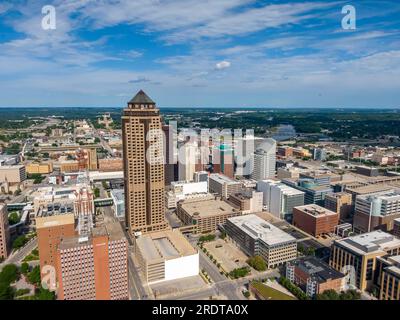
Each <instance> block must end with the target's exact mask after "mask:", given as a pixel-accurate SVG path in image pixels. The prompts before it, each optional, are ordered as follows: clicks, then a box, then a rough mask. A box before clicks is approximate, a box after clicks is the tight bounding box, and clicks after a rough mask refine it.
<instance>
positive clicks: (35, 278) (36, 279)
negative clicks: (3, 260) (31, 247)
mask: <svg viewBox="0 0 400 320" xmlns="http://www.w3.org/2000/svg"><path fill="white" fill-rule="evenodd" d="M28 281H29V282H30V283H32V284H34V285H36V286H40V282H41V279H40V267H39V266H35V267H34V268H33V269H32V271H31V272H30V273H29V274H28Z"/></svg>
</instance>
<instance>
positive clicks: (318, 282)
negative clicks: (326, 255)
mask: <svg viewBox="0 0 400 320" xmlns="http://www.w3.org/2000/svg"><path fill="white" fill-rule="evenodd" d="M286 278H288V279H289V280H290V281H291V282H293V283H294V284H295V285H297V286H298V287H300V288H301V289H302V290H303V291H304V292H305V293H306V294H307V295H308V296H309V297H314V296H315V295H316V294H320V293H323V292H324V291H326V290H335V291H336V292H340V291H341V290H342V289H343V285H344V280H345V275H344V274H343V273H341V272H339V271H337V270H335V269H333V268H332V267H330V266H329V265H328V264H327V263H325V262H323V261H322V260H320V259H318V258H316V257H313V256H308V257H302V258H298V259H296V260H294V261H290V262H288V263H287V264H286Z"/></svg>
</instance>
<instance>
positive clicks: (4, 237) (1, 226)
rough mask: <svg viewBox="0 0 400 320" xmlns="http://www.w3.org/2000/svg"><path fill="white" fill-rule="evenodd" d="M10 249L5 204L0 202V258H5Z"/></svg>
mask: <svg viewBox="0 0 400 320" xmlns="http://www.w3.org/2000/svg"><path fill="white" fill-rule="evenodd" d="M9 249H10V229H9V225H8V211H7V205H6V204H4V203H2V204H0V258H3V259H6V258H7V257H8V253H9Z"/></svg>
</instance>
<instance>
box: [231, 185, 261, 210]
mask: <svg viewBox="0 0 400 320" xmlns="http://www.w3.org/2000/svg"><path fill="white" fill-rule="evenodd" d="M229 202H230V203H232V204H233V205H234V206H235V207H237V208H238V209H239V210H240V211H241V212H242V214H249V213H257V212H261V211H262V210H263V193H262V192H257V191H254V190H246V189H243V190H241V191H240V192H238V193H234V194H231V195H230V196H229Z"/></svg>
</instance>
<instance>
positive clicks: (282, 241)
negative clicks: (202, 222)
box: [225, 214, 297, 268]
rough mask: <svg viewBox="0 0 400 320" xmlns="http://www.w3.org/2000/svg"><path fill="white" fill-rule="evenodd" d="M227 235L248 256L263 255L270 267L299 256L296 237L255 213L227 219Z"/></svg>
mask: <svg viewBox="0 0 400 320" xmlns="http://www.w3.org/2000/svg"><path fill="white" fill-rule="evenodd" d="M225 230H226V233H227V235H228V236H229V237H230V239H232V240H233V241H234V242H235V243H236V244H237V245H238V246H239V247H240V248H241V250H243V252H245V253H246V254H247V255H248V256H250V257H253V256H256V255H258V256H261V257H262V258H263V259H264V260H265V262H266V264H267V267H268V268H276V267H278V266H280V265H283V264H284V263H286V262H288V261H292V260H294V259H296V257H297V242H296V239H295V238H294V237H292V236H291V235H289V234H287V233H286V232H283V231H282V230H280V229H279V228H277V227H275V226H273V225H272V224H270V223H268V222H267V221H265V220H264V219H262V218H260V217H259V216H257V215H255V214H248V215H243V216H238V217H233V218H229V219H227V221H226V223H225Z"/></svg>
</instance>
